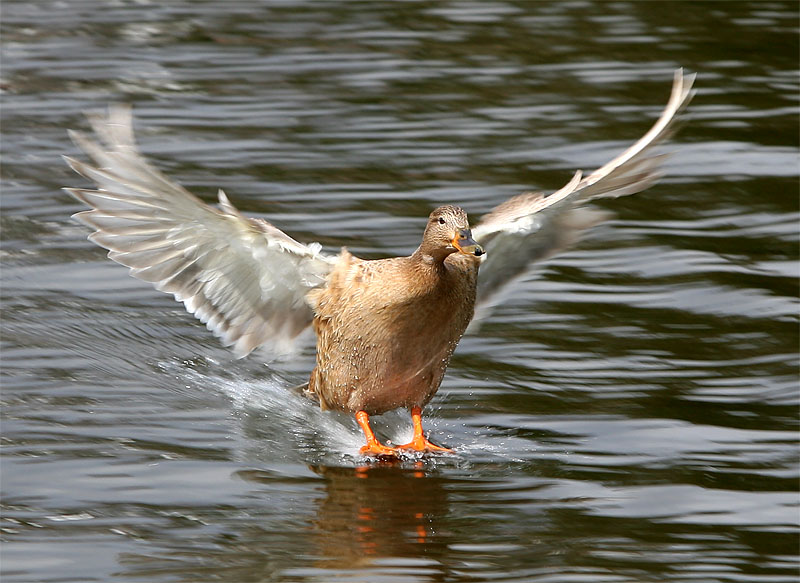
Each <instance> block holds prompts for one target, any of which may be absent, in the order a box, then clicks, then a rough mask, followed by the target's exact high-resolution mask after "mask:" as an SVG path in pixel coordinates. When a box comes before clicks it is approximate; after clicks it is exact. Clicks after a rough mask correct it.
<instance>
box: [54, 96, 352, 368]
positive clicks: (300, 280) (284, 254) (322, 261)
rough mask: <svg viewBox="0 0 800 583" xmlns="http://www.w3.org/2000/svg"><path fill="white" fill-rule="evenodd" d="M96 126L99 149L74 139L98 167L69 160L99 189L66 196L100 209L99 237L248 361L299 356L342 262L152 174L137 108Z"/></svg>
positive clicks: (113, 112) (99, 119) (121, 109)
mask: <svg viewBox="0 0 800 583" xmlns="http://www.w3.org/2000/svg"><path fill="white" fill-rule="evenodd" d="M89 119H90V122H91V124H92V128H93V129H94V132H95V134H96V137H97V138H98V141H97V142H95V141H93V140H91V139H89V138H88V137H86V136H85V135H83V134H82V133H80V132H70V135H71V136H72V138H73V140H74V141H75V143H76V144H77V145H78V146H79V147H80V148H81V149H82V150H83V151H84V152H86V153H87V154H88V155H89V156H90V157H91V158H92V160H93V162H94V164H95V165H94V166H92V165H90V164H86V163H83V162H80V161H78V160H73V159H71V158H65V159H66V161H67V163H68V164H69V165H70V166H71V167H72V168H73V169H74V170H75V171H76V172H78V173H79V174H81V175H83V176H85V177H86V178H88V179H90V180H92V181H93V182H94V183H95V184H96V185H97V190H89V189H80V188H68V189H65V190H67V192H69V193H70V194H72V195H73V196H74V197H75V198H77V199H78V200H80V201H81V202H83V203H85V204H86V205H87V206H89V207H90V209H91V210H87V211H83V212H80V213H77V214H76V215H75V218H76V219H78V220H80V221H81V222H83V223H85V224H87V225H89V226H90V227H92V228H93V229H95V232H94V233H92V234H91V235H90V236H89V239H90V240H91V241H93V242H94V243H96V244H98V245H100V246H101V247H104V248H106V249H108V250H109V253H108V256H109V257H110V258H111V259H113V260H114V261H116V262H117V263H121V264H122V265H125V266H127V267H129V268H130V270H131V275H133V276H134V277H137V278H139V279H142V280H144V281H149V282H151V283H153V285H154V286H155V287H156V288H157V289H159V290H161V291H164V292H167V293H171V294H172V295H174V296H175V299H176V300H178V301H181V302H183V303H184V304H185V306H186V309H187V310H188V311H189V312H191V313H192V314H194V315H195V316H197V317H198V318H199V319H200V320H201V321H202V322H204V323H205V324H206V325H207V326H208V328H209V329H210V330H211V331H212V332H214V333H215V334H216V335H217V336H219V337H220V338H222V340H223V342H224V343H225V344H226V345H232V346H233V349H234V351H235V352H236V354H237V355H238V356H244V355H246V354H248V353H250V352H251V351H253V350H254V349H256V348H259V347H265V348H266V349H268V350H270V351H272V352H273V353H282V352H287V351H289V350H290V349H291V346H292V341H293V339H294V338H295V337H296V336H297V335H298V334H299V333H300V332H302V331H303V330H304V329H305V328H306V327H307V326H308V325H309V324H310V323H311V319H312V312H311V309H310V307H309V306H308V305H307V303H306V301H305V295H306V293H308V291H310V290H311V289H313V288H315V287H318V286H320V285H323V284H324V281H325V277H326V275H327V274H328V272H329V271H330V270H331V268H332V266H333V265H334V263H335V261H336V258H335V257H330V256H326V255H323V254H321V253H320V247H319V245H318V244H313V245H303V244H301V243H299V242H297V241H295V240H294V239H292V238H291V237H289V236H288V235H286V234H285V233H283V232H282V231H280V230H279V229H277V228H276V227H274V226H273V225H271V224H269V223H268V222H266V221H264V220H260V219H251V218H248V217H245V216H244V215H242V214H241V213H240V212H239V211H238V210H237V209H236V208H235V207H234V206H233V205H232V204H231V203H230V201H229V200H228V198H227V197H226V196H225V193H224V192H222V191H220V192H219V207H220V210H217V209H214V208H212V207H210V206H208V205H207V204H205V203H204V202H202V201H201V200H200V199H199V198H197V197H195V196H194V195H193V194H191V193H190V192H189V191H187V190H186V189H184V188H183V187H181V186H180V185H179V184H177V183H175V182H173V181H171V180H170V179H169V178H167V177H166V176H165V175H163V174H162V173H161V172H159V171H158V170H156V169H155V168H153V167H152V166H150V165H149V164H148V163H147V162H146V161H145V159H144V158H143V157H142V155H141V154H140V153H139V151H138V148H137V147H136V145H135V143H134V139H133V130H132V126H131V111H130V108H129V107H125V106H117V107H113V108H111V109H110V111H109V114H108V116H107V117H104V116H90V118H89Z"/></svg>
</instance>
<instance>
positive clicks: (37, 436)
mask: <svg viewBox="0 0 800 583" xmlns="http://www.w3.org/2000/svg"><path fill="white" fill-rule="evenodd" d="M163 4H167V6H164V5H162V3H150V2H146V1H145V2H111V3H102V4H101V3H97V2H89V1H87V2H77V1H74V2H73V1H65V2H49V1H43V2H37V3H30V2H15V1H12V0H6V2H4V5H3V22H2V27H3V31H2V32H3V61H2V64H3V67H2V88H3V90H4V94H3V106H2V112H1V115H2V130H3V139H2V143H1V144H0V147H1V148H2V156H3V170H2V171H3V177H2V211H3V212H2V233H3V235H2V236H3V241H2V261H3V265H2V292H3V335H2V374H3V377H2V398H3V409H2V414H3V422H2V437H3V441H4V453H3V456H2V475H1V480H2V482H1V485H2V503H3V511H2V519H3V523H2V541H3V544H2V556H1V557H0V558H1V559H2V563H1V564H0V568H1V569H2V578H3V581H4V583H16V582H31V581H37V582H56V581H58V582H67V581H76V582H78V581H80V582H87V581H149V582H161V581H192V582H194V581H214V580H224V581H236V582H249V581H303V582H307V581H332V580H341V581H371V582H372V581H387V582H388V581H391V582H395V581H398V582H412V581H413V582H416V581H489V580H491V581H531V582H537V583H545V582H553V583H561V582H567V581H569V582H579V581H586V582H589V581H591V582H598V581H603V582H606V581H613V582H623V581H624V582H629V581H631V582H632V581H637V582H639V581H659V582H661V581H681V582H686V581H695V582H701V581H702V582H711V581H713V582H717V581H724V582H769V583H775V582H783V581H787V582H788V581H796V580H797V576H798V566H799V565H798V560H797V550H798V536H797V533H798V528H797V526H798V521H799V520H798V449H797V420H798V415H797V412H798V384H797V352H798V351H797V349H798V326H797V314H798V303H797V296H798V261H797V251H798V237H797V234H798V228H797V224H798V214H800V213H798V182H797V174H798V164H797V160H798V159H797V152H798V143H797V142H798V137H797V136H798V134H797V128H798V122H797V110H798V107H797V106H798V99H797V95H798V75H797V69H798V59H797V55H798V36H797V22H798V13H797V5H796V4H795V3H779V2H752V3H748V2H735V3H720V2H718V3H688V2H687V3H670V2H659V3H652V2H650V3H635V2H615V3H588V2H558V3H545V2H536V3H534V2H494V1H493V2H488V1H485V2H481V1H477V0H476V1H461V2H436V3H427V2H415V3H395V2H385V3H338V2H312V1H308V2H300V1H297V2H289V1H286V2H265V3H249V2H248V3H234V2H226V3H195V2H189V1H183V2H181V1H175V2H169V3H163ZM678 66H684V67H686V68H687V70H689V71H696V72H697V73H698V80H697V88H698V90H699V93H698V95H697V97H696V98H695V100H694V102H693V103H692V106H691V108H690V114H691V115H690V118H689V120H688V121H687V123H686V124H685V125H684V127H683V128H682V131H681V133H680V134H679V135H678V136H677V139H676V143H677V144H678V145H679V146H678V147H677V148H676V154H675V156H674V157H673V158H672V159H671V161H670V162H669V164H668V176H667V177H666V178H665V179H664V180H663V181H662V182H661V183H660V184H659V185H658V186H656V187H654V188H652V189H650V190H648V191H647V192H644V193H642V194H640V195H637V196H635V197H628V198H623V199H618V200H613V201H603V202H602V207H603V208H605V209H607V210H613V211H614V212H615V213H616V218H615V219H613V220H611V221H609V222H607V223H604V224H603V225H602V226H601V227H599V228H597V229H595V230H594V231H593V232H592V234H591V236H590V237H589V238H588V239H587V240H585V241H584V242H583V243H582V244H581V245H580V246H579V247H577V248H576V249H574V250H572V251H570V252H569V253H566V254H562V255H560V256H559V257H557V258H554V259H552V260H550V261H548V262H547V263H545V264H543V265H542V266H540V268H539V269H537V270H535V271H533V272H531V273H530V274H529V275H528V276H526V277H525V278H524V279H523V280H522V281H520V282H518V283H517V284H516V285H515V286H514V288H513V290H512V293H511V294H510V296H509V297H508V298H507V300H506V301H505V302H504V303H503V305H501V306H500V307H499V308H498V309H497V310H495V311H494V312H493V314H492V315H491V316H490V317H489V318H488V319H487V320H486V321H485V322H483V325H482V326H481V328H480V330H479V333H478V334H476V335H472V336H469V337H466V338H464V340H463V341H462V343H461V345H460V346H459V349H458V351H457V352H456V354H455V356H454V358H453V361H452V364H451V367H450V369H449V371H448V375H447V377H446V380H445V382H444V384H443V386H442V389H441V390H440V392H439V394H438V395H437V397H436V398H435V400H434V401H433V403H432V404H431V406H430V407H429V408H428V410H427V412H426V413H427V414H426V417H425V424H426V428H427V429H428V430H429V431H430V433H431V435H432V439H433V440H434V441H436V442H439V443H443V444H446V445H448V446H450V447H453V448H454V449H455V450H456V452H457V455H456V456H448V457H437V458H432V459H424V460H416V461H415V460H410V461H407V462H404V463H402V464H399V465H395V466H385V465H379V464H377V465H376V464H373V465H369V464H364V463H363V461H362V460H360V459H359V458H358V457H357V455H356V453H357V449H358V447H359V445H360V443H361V437H360V435H359V432H358V429H357V427H356V425H355V422H354V421H353V420H352V419H350V418H349V417H348V416H346V415H340V414H334V413H322V412H320V411H318V410H316V409H314V408H313V407H312V406H311V405H310V404H308V403H306V402H304V401H302V400H301V399H299V398H297V397H295V396H294V395H293V394H291V393H289V392H288V391H287V390H286V389H287V387H289V386H291V385H293V384H296V383H299V382H302V381H303V380H304V378H305V376H306V375H307V374H308V371H309V370H310V368H311V366H312V364H313V351H312V349H310V348H308V349H306V350H304V351H303V352H302V353H301V354H300V355H299V356H297V357H296V358H293V359H291V360H289V361H287V362H284V363H280V364H273V365H270V366H266V365H264V364H263V363H261V362H259V361H258V359H253V358H250V359H246V360H242V361H237V360H235V359H234V358H233V357H232V356H231V355H230V353H229V352H228V351H226V350H225V349H224V348H222V347H221V346H220V345H219V343H218V342H217V341H216V340H215V339H214V338H213V337H212V336H211V335H210V334H209V333H208V332H207V331H206V330H205V328H204V327H203V326H202V325H200V324H199V323H197V322H196V321H195V320H194V319H193V318H192V317H190V316H188V315H187V314H185V313H184V311H183V309H182V307H181V306H180V305H179V304H176V303H175V302H173V301H172V300H171V298H169V297H167V296H165V295H162V294H159V293H157V292H155V291H153V290H151V289H150V287H149V286H148V285H147V284H144V283H142V282H139V281H136V280H134V279H132V278H130V277H129V276H128V275H127V274H126V272H125V270H124V269H123V268H122V267H120V266H117V265H115V264H113V263H111V262H110V261H108V260H107V259H105V258H104V254H103V252H102V250H100V249H99V248H96V247H94V246H93V245H91V244H90V243H88V242H87V241H86V234H87V232H86V230H85V229H84V228H83V227H81V226H80V225H77V224H75V223H74V222H72V221H71V220H70V219H69V215H70V214H72V213H74V212H77V211H79V210H81V206H80V204H79V203H77V202H76V201H74V200H73V199H71V198H70V197H69V196H68V195H66V194H64V193H62V192H61V191H60V190H59V188H60V187H61V186H69V185H71V186H78V185H83V184H85V183H84V182H82V180H81V179H80V178H79V177H77V176H75V175H73V174H72V173H71V172H70V171H69V170H68V168H66V166H65V165H64V164H63V163H62V162H61V160H60V156H61V155H62V154H70V155H77V151H76V149H75V148H74V146H72V145H71V144H70V143H69V141H68V139H67V136H66V129H67V128H85V127H86V124H85V121H84V120H83V118H82V116H81V112H82V111H85V110H91V109H97V108H101V107H104V106H105V105H106V104H108V103H109V102H115V101H124V102H131V103H133V104H134V107H135V115H136V120H137V130H138V135H139V139H140V142H141V144H142V146H143V149H144V151H145V152H146V153H147V154H148V155H150V156H151V157H152V158H153V159H154V160H156V162H157V163H158V165H159V167H160V168H162V169H163V170H164V171H166V172H167V173H168V174H170V175H171V176H173V177H175V178H177V179H179V180H180V181H181V182H182V183H183V184H184V185H185V186H186V187H188V188H189V189H191V190H192V191H194V192H196V193H197V194H198V195H200V196H201V197H203V198H204V199H206V200H209V201H211V200H213V198H214V197H215V194H216V190H217V188H220V187H221V188H223V189H225V190H226V191H227V192H228V194H229V196H230V197H231V199H232V200H233V202H234V204H236V205H237V206H238V207H239V208H240V209H242V210H243V211H245V212H248V213H251V214H254V215H257V216H261V217H265V218H267V219H268V220H271V221H273V222H274V223H275V224H277V225H278V226H280V227H281V228H283V229H285V230H286V231H287V232H289V233H290V234H292V235H293V236H295V237H297V238H298V239H300V240H303V241H312V240H317V241H319V242H321V243H322V244H323V245H324V246H325V247H326V248H328V249H331V250H332V249H336V248H338V247H339V246H341V245H347V246H348V248H349V249H350V250H351V251H352V252H353V253H356V254H358V255H360V256H363V257H369V258H374V257H382V256H387V255H396V254H401V253H408V252H410V251H411V250H412V249H413V248H414V247H415V246H416V245H417V244H418V242H419V237H420V233H421V231H422V228H423V225H424V222H425V217H426V215H427V213H428V212H429V211H430V210H431V209H432V208H433V207H434V206H435V205H437V204H440V203H445V202H447V203H457V204H460V205H462V206H464V207H465V208H466V209H467V210H468V211H469V212H470V213H471V215H472V217H473V218H477V217H478V216H479V215H480V214H481V213H483V212H486V211H487V210H489V209H490V208H492V207H493V206H494V205H496V204H498V203H499V202H501V201H502V200H504V199H505V198H506V197H508V196H510V195H512V194H515V193H517V192H520V191H522V190H526V189H530V188H543V189H555V188H558V187H559V186H561V185H562V184H563V183H565V182H566V181H567V180H568V179H569V177H570V176H571V174H572V172H573V171H574V170H575V169H576V168H582V169H584V170H591V169H593V168H594V167H596V166H597V165H599V164H602V163H604V162H605V161H606V160H608V159H609V158H610V157H611V156H613V155H616V154H617V153H618V152H619V151H620V150H621V149H623V148H624V147H626V146H627V145H628V144H629V143H630V142H632V141H633V140H635V139H636V138H638V137H639V136H640V135H641V134H642V133H643V132H644V131H645V130H646V129H647V128H648V127H649V125H650V124H651V123H652V120H653V119H654V118H655V116H656V115H657V113H658V112H659V110H660V109H661V107H662V106H663V104H664V103H665V102H666V99H667V96H668V93H669V84H670V80H671V74H672V71H673V70H674V69H675V68H676V67H678ZM376 425H377V426H378V427H379V429H380V431H381V435H382V436H383V437H385V438H389V439H392V440H393V441H399V440H401V439H404V438H406V437H407V436H408V433H409V431H410V430H409V422H408V419H407V418H406V416H405V415H404V414H402V413H401V412H397V413H391V414H387V415H385V416H383V417H382V418H379V419H378V420H377V423H376Z"/></svg>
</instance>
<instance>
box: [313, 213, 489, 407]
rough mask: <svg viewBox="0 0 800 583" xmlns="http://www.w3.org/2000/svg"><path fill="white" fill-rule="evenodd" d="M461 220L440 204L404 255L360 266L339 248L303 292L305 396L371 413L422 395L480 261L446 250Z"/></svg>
mask: <svg viewBox="0 0 800 583" xmlns="http://www.w3.org/2000/svg"><path fill="white" fill-rule="evenodd" d="M443 211H444V212H443ZM443 215H444V216H446V217H447V221H448V223H445V224H444V225H442V230H443V231H446V233H441V236H440V233H439V229H438V227H439V222H438V221H439V218H440V217H441V216H443ZM451 221H456V222H455V224H449V223H450V222H451ZM466 224H467V223H466V214H465V213H464V212H463V211H462V210H461V209H458V208H457V207H441V208H440V209H437V210H436V211H434V213H432V214H431V218H430V219H429V222H428V228H427V229H426V231H425V235H424V236H423V243H422V244H421V245H420V248H419V249H417V251H416V252H415V253H414V254H412V255H411V256H409V257H395V258H391V259H379V260H375V261H364V260H361V259H358V258H357V257H354V256H352V255H351V254H350V253H348V252H347V251H344V252H343V254H342V256H341V259H340V261H339V262H338V263H337V265H336V267H335V268H334V269H333V271H332V272H331V274H330V275H329V276H328V281H327V285H326V286H325V287H322V288H318V289H316V290H313V291H312V292H310V294H309V302H310V304H311V306H312V308H313V309H314V311H315V314H316V316H315V318H314V330H315V332H316V334H317V365H316V367H315V368H314V370H313V372H312V373H311V379H310V381H309V391H311V392H314V393H316V395H317V396H318V397H319V401H320V404H321V406H322V408H323V409H342V410H345V411H352V412H356V411H366V412H367V413H369V414H379V413H383V412H385V411H389V410H391V409H396V408H398V407H408V408H411V407H413V406H419V407H423V406H424V405H425V404H426V403H427V402H428V401H429V400H430V399H431V397H432V396H433V395H434V393H435V392H436V390H437V389H438V388H439V384H440V383H441V382H442V377H443V376H444V372H445V369H446V368H447V363H448V361H449V360H450V355H451V354H452V353H453V350H455V347H456V345H457V344H458V341H459V339H460V338H461V335H462V334H463V333H464V330H465V329H466V327H467V325H468V324H469V322H470V320H471V319H472V314H473V311H474V307H475V293H476V289H477V280H478V265H479V261H480V260H479V258H478V257H476V256H475V255H468V254H465V253H458V252H456V251H457V250H456V249H455V248H452V247H450V248H449V249H448V246H449V244H450V239H452V238H453V234H452V233H453V231H455V230H457V229H459V228H466Z"/></svg>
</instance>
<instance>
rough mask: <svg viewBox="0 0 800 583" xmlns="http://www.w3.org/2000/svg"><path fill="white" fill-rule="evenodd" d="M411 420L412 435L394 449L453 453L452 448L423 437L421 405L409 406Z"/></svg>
mask: <svg viewBox="0 0 800 583" xmlns="http://www.w3.org/2000/svg"><path fill="white" fill-rule="evenodd" d="M411 422H412V423H413V424H414V437H412V438H411V441H409V442H408V443H405V444H403V445H398V446H397V448H396V449H410V450H413V451H423V452H427V453H437V452H441V453H455V452H454V451H453V450H452V449H448V448H446V447H439V446H438V445H434V444H432V443H431V442H430V441H428V440H427V439H426V438H425V435H423V433H422V407H411Z"/></svg>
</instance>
